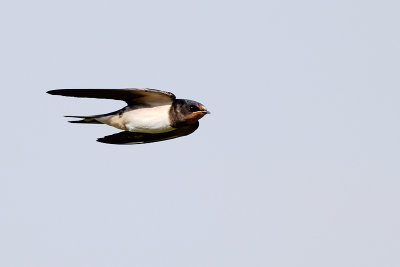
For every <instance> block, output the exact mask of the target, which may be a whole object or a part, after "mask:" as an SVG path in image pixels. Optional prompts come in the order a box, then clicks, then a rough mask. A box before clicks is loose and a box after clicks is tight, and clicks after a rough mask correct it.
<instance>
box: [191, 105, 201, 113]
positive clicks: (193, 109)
mask: <svg viewBox="0 0 400 267" xmlns="http://www.w3.org/2000/svg"><path fill="white" fill-rule="evenodd" d="M189 110H190V111H191V112H195V111H199V110H200V109H199V108H198V107H197V106H194V105H191V106H190V107H189Z"/></svg>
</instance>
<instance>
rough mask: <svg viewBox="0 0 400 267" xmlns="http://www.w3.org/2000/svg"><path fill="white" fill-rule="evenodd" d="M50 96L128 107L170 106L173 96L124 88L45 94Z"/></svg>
mask: <svg viewBox="0 0 400 267" xmlns="http://www.w3.org/2000/svg"><path fill="white" fill-rule="evenodd" d="M47 93H48V94H51V95H62V96H71V97H86V98H100V99H114V100H122V101H125V102H126V103H127V104H128V105H130V106H132V105H147V106H157V105H166V104H171V103H172V102H173V101H174V100H175V99H176V97H175V95H174V94H173V93H170V92H165V91H161V90H157V89H149V88H144V89H141V88H126V89H56V90H50V91H48V92H47Z"/></svg>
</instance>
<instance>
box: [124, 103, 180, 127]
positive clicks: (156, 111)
mask: <svg viewBox="0 0 400 267" xmlns="http://www.w3.org/2000/svg"><path fill="white" fill-rule="evenodd" d="M170 107H171V105H163V106H156V107H143V108H136V109H130V110H129V109H128V110H127V111H125V112H124V113H123V114H122V115H121V120H122V124H123V125H124V127H125V130H126V131H130V132H140V133H163V132H169V131H172V130H174V128H173V127H171V125H170V118H169V109H170Z"/></svg>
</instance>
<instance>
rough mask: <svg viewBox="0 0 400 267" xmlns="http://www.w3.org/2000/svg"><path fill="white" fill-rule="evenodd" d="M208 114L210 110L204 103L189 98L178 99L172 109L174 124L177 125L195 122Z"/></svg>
mask: <svg viewBox="0 0 400 267" xmlns="http://www.w3.org/2000/svg"><path fill="white" fill-rule="evenodd" d="M206 114H210V112H209V111H208V110H207V109H206V107H205V106H204V105H202V104H200V103H199V102H196V101H193V100H187V99H176V100H175V101H174V103H173V104H172V107H171V110H170V115H171V119H172V125H175V126H179V125H184V124H191V123H194V122H196V121H198V120H200V119H201V118H203V117H204V116H205V115H206Z"/></svg>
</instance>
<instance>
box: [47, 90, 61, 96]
mask: <svg viewBox="0 0 400 267" xmlns="http://www.w3.org/2000/svg"><path fill="white" fill-rule="evenodd" d="M57 91H59V89H56V90H49V91H47V92H46V93H48V94H49V95H58V93H57Z"/></svg>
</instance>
